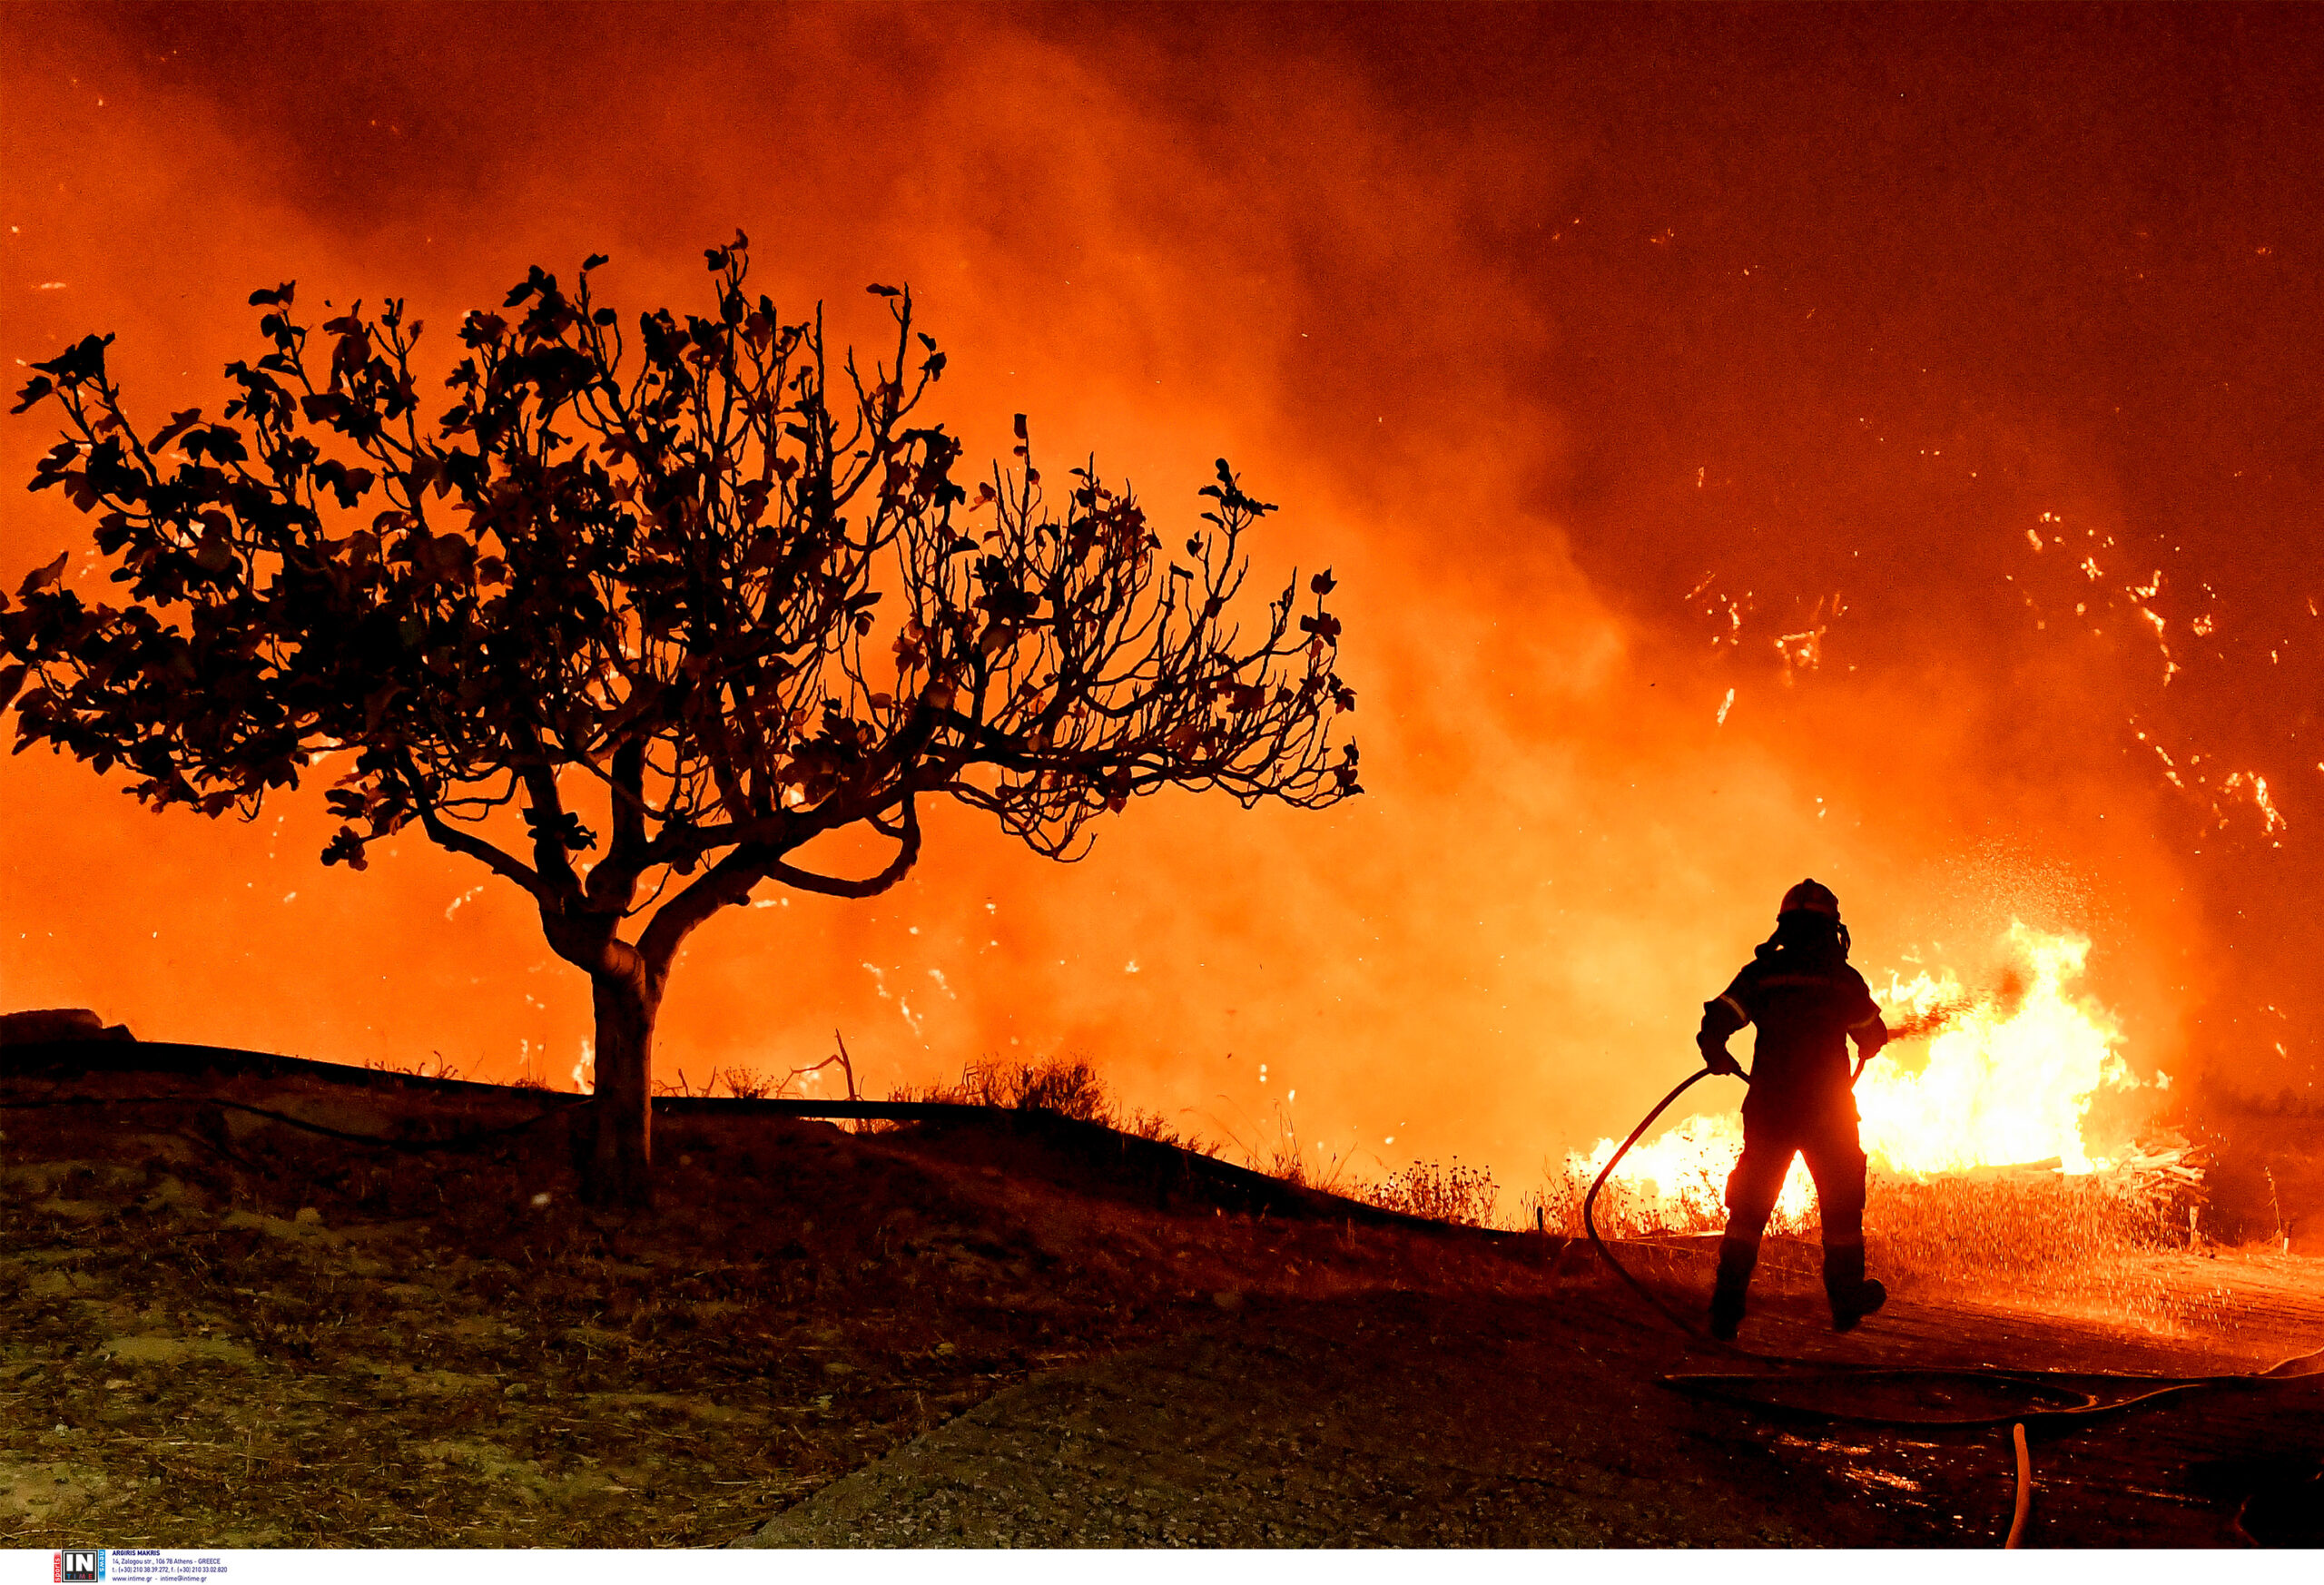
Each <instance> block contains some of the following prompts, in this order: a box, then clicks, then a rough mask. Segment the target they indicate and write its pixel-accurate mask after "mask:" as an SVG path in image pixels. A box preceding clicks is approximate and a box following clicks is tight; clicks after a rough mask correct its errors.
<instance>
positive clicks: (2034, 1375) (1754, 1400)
mask: <svg viewBox="0 0 2324 1585" xmlns="http://www.w3.org/2000/svg"><path fill="white" fill-rule="evenodd" d="M1864 1066H1865V1059H1864V1058H1859V1059H1858V1060H1857V1062H1856V1071H1855V1073H1854V1074H1852V1075H1851V1076H1850V1078H1849V1082H1850V1084H1851V1086H1853V1084H1854V1082H1855V1080H1856V1078H1861V1077H1862V1076H1863V1073H1864ZM1713 1071H1714V1070H1713V1069H1712V1068H1710V1067H1709V1064H1708V1063H1706V1064H1705V1065H1704V1066H1703V1067H1702V1068H1698V1069H1697V1070H1696V1071H1695V1072H1693V1073H1690V1074H1689V1075H1688V1076H1687V1077H1686V1078H1683V1079H1681V1080H1680V1081H1679V1084H1678V1085H1677V1086H1676V1087H1674V1088H1672V1089H1671V1091H1670V1093H1669V1094H1668V1095H1666V1096H1664V1097H1663V1098H1661V1099H1660V1100H1659V1101H1657V1102H1656V1103H1655V1104H1654V1108H1653V1109H1652V1110H1651V1111H1649V1112H1648V1113H1647V1114H1646V1116H1645V1117H1642V1118H1640V1120H1639V1125H1638V1127H1635V1128H1632V1129H1631V1130H1630V1137H1628V1138H1626V1139H1624V1140H1623V1141H1622V1142H1621V1144H1620V1147H1617V1148H1616V1149H1615V1151H1614V1153H1613V1155H1611V1156H1610V1157H1607V1159H1606V1165H1605V1166H1604V1167H1601V1168H1600V1169H1599V1173H1598V1176H1597V1178H1596V1180H1595V1181H1594V1182H1592V1183H1591V1184H1590V1192H1589V1193H1588V1194H1586V1195H1584V1196H1582V1200H1581V1224H1582V1228H1583V1230H1584V1231H1585V1232H1586V1233H1587V1234H1588V1235H1589V1236H1590V1247H1591V1248H1593V1249H1595V1250H1596V1251H1597V1252H1598V1255H1599V1258H1600V1259H1601V1260H1603V1261H1604V1262H1605V1263H1606V1265H1607V1266H1608V1267H1609V1268H1610V1269H1611V1270H1612V1272H1613V1273H1614V1275H1616V1276H1618V1277H1620V1278H1621V1280H1622V1281H1623V1282H1624V1283H1625V1284H1627V1285H1629V1286H1630V1290H1631V1292H1633V1293H1635V1294H1637V1295H1639V1297H1640V1298H1642V1299H1644V1300H1645V1301H1646V1302H1647V1303H1648V1304H1650V1305H1652V1306H1653V1307H1654V1308H1655V1309H1656V1310H1657V1311H1659V1312H1660V1313H1661V1314H1662V1315H1663V1317H1664V1318H1665V1319H1666V1320H1668V1321H1669V1322H1670V1324H1672V1325H1674V1326H1676V1327H1678V1328H1679V1331H1681V1332H1683V1333H1685V1334H1687V1335H1688V1336H1689V1337H1690V1338H1692V1339H1694V1340H1695V1341H1697V1342H1699V1343H1707V1344H1709V1345H1710V1346H1712V1347H1714V1348H1718V1349H1721V1350H1723V1351H1725V1352H1726V1353H1728V1354H1734V1355H1736V1356H1737V1357H1738V1358H1742V1359H1749V1360H1757V1361H1758V1362H1759V1363H1763V1364H1772V1365H1785V1366H1797V1365H1809V1366H1813V1367H1816V1368H1811V1369H1807V1370H1784V1371H1780V1372H1764V1371H1762V1372H1747V1373H1676V1374H1669V1375H1664V1376H1662V1377H1660V1378H1659V1380H1660V1382H1661V1384H1662V1385H1664V1386H1666V1387H1669V1388H1671V1389H1673V1390H1674V1391H1677V1392H1681V1393H1689V1394H1691V1395H1695V1396H1699V1397H1710V1398H1718V1399H1722V1400H1724V1401H1726V1402H1728V1403H1737V1404H1739V1405H1741V1406H1742V1407H1744V1408H1747V1409H1757V1410H1761V1411H1773V1412H1777V1413H1788V1414H1793V1415H1798V1416H1801V1417H1804V1418H1810V1419H1823V1420H1833V1421H1844V1422H1846V1423H1850V1424H1856V1425H1872V1426H1886V1427H1892V1428H1902V1427H1914V1428H1919V1429H1926V1428H1929V1427H1934V1426H1949V1427H1959V1428H1970V1427H1981V1426H1998V1425H2003V1424H2007V1425H2009V1426H2010V1427H2011V1438H2012V1441H2013V1442H2014V1451H2015V1452H2016V1455H2017V1493H2016V1501H2015V1505H2014V1511H2013V1512H2012V1515H2011V1522H2010V1527H2009V1539H2008V1540H2007V1541H2005V1542H2004V1546H2007V1547H2016V1546H2018V1545H2020V1544H2021V1542H2022V1541H2024V1535H2025V1527H2026V1521H2027V1520H2028V1518H2029V1517H2030V1515H2031V1512H2032V1501H2033V1458H2032V1455H2031V1454H2030V1453H2029V1452H2027V1450H2026V1444H2025V1423H2027V1422H2028V1421H2032V1422H2035V1423H2043V1422H2048V1423H2059V1424H2066V1425H2072V1424H2075V1423H2086V1422H2087V1421H2088V1420H2089V1419H2091V1418H2092V1417H2093V1416H2096V1415H2100V1414H2111V1413H2114V1412H2115V1411H2117V1410H2121V1409H2127V1408H2130V1407H2131V1406H2132V1404H2135V1403H2150V1402H2152V1401H2153V1400H2154V1399H2157V1398H2162V1397H2167V1396H2169V1395H2171V1394H2172V1393H2189V1392H2193V1391H2196V1390H2197V1389H2199V1388H2204V1387H2227V1386H2236V1387H2256V1386H2260V1385H2263V1384H2267V1383H2278V1382H2284V1381H2290V1380H2292V1379H2294V1378H2296V1377H2302V1376H2310V1375H2317V1374H2324V1349H2319V1350H2318V1351H2317V1352H2315V1353H2313V1354H2299V1355H2295V1356H2294V1357H2292V1358H2290V1359H2287V1360H2284V1361H2282V1362H2280V1363H2278V1364H2276V1365H2275V1366H2273V1367H2272V1368H2270V1369H2269V1370H2265V1371H2260V1372H2257V1373H2234V1374H2226V1375H2207V1376H2146V1375H2134V1374H2126V1373H2115V1372H2104V1371H2098V1372H2064V1371H2012V1370H2003V1369H1998V1368H1995V1367H1993V1366H1979V1367H1968V1366H1931V1367H1913V1368H1898V1367H1893V1366H1881V1365H1848V1364H1841V1365H1834V1364H1832V1363H1829V1362H1827V1361H1811V1360H1805V1359H1800V1358H1797V1357H1793V1356H1788V1355H1783V1354H1756V1353H1753V1352H1752V1351H1751V1350H1749V1349H1746V1348H1738V1347H1737V1346H1736V1345H1735V1344H1731V1343H1724V1342H1721V1341H1719V1340H1718V1339H1716V1338H1713V1337H1709V1336H1708V1335H1707V1334H1704V1333H1703V1332H1701V1331H1699V1330H1698V1329H1697V1327H1696V1326H1695V1324H1693V1323H1692V1322H1690V1321H1689V1320H1688V1319H1687V1318H1686V1317H1685V1316H1683V1315H1681V1314H1679V1312H1678V1311H1676V1310H1674V1309H1672V1308H1671V1307H1670V1306H1669V1304H1666V1303H1664V1302H1663V1299H1662V1296H1661V1295H1659V1294H1657V1293H1655V1292H1654V1291H1653V1290H1652V1289H1650V1288H1649V1287H1648V1286H1647V1285H1645V1284H1644V1283H1642V1282H1640V1280H1639V1279H1638V1278H1637V1277H1636V1276H1634V1275H1631V1273H1630V1269H1629V1268H1628V1267H1627V1266H1625V1265H1622V1263H1621V1262H1620V1260H1619V1259H1617V1258H1616V1257H1615V1255H1614V1252H1613V1251H1612V1250H1611V1249H1610V1248H1609V1247H1608V1246H1607V1245H1606V1241H1605V1240H1604V1239H1603V1238H1602V1237H1600V1236H1599V1232H1598V1221H1597V1216H1596V1208H1597V1203H1598V1194H1599V1191H1600V1190H1601V1189H1603V1188H1604V1187H1605V1186H1606V1182H1607V1180H1608V1179H1609V1178H1610V1177H1612V1176H1614V1169H1615V1168H1616V1167H1619V1166H1620V1164H1621V1160H1622V1157H1624V1156H1627V1155H1628V1154H1629V1153H1630V1147H1632V1146H1634V1145H1636V1144H1637V1143H1638V1142H1639V1140H1640V1139H1641V1138H1643V1137H1645V1135H1646V1131H1647V1130H1648V1129H1649V1128H1650V1127H1653V1126H1654V1123H1655V1119H1656V1118H1658V1117H1661V1115H1662V1114H1663V1113H1664V1112H1666V1111H1668V1110H1669V1108H1670V1106H1671V1103H1672V1102H1674V1101H1676V1100H1677V1099H1678V1098H1679V1097H1680V1096H1682V1095H1684V1094H1686V1093H1687V1091H1688V1090H1689V1089H1690V1088H1693V1087H1694V1086H1695V1085H1697V1084H1698V1083H1699V1082H1701V1081H1702V1080H1703V1079H1706V1078H1710V1077H1711V1075H1712V1073H1713ZM1738 1077H1739V1078H1742V1080H1743V1082H1744V1083H1746V1084H1748V1083H1750V1081H1751V1078H1750V1075H1749V1074H1748V1073H1741V1074H1738ZM2064 1376H2072V1377H2073V1379H2074V1380H2076V1381H2080V1382H2097V1383H2106V1382H2121V1383H2125V1384H2129V1385H2132V1386H2134V1387H2136V1388H2137V1389H2139V1390H2136V1391H2133V1392H2132V1393H2130V1394H2129V1395H2128V1396H2123V1397H2112V1398H2104V1399H2102V1398H2101V1397H2100V1396H2099V1394H2097V1393H2093V1392H2091V1391H2089V1390H2088V1389H2087V1388H2083V1387H2072V1386H2067V1385H2065V1384H2063V1383H2062V1382H2061V1381H2059V1380H2057V1379H2056V1378H2059V1377H2064ZM1884 1380H1885V1381H1892V1382H1904V1381H1907V1380H1910V1381H1915V1382H1940V1383H1941V1382H1975V1383H1987V1384H1991V1383H2002V1384H2004V1385H2006V1386H2008V1387H2010V1388H2012V1389H2014V1390H2015V1391H2016V1392H2018V1393H2023V1394H2024V1395H2026V1396H2028V1397H2030V1398H2033V1399H2035V1400H2037V1401H2038V1400H2043V1399H2047V1400H2048V1402H2047V1403H2039V1402H2037V1403H2035V1404H2034V1405H2033V1406H2028V1407H2019V1408H2016V1409H2014V1410H2012V1411H2010V1412H2009V1413H1994V1414H1976V1413H1971V1414H1959V1415H1951V1414H1895V1413H1886V1414H1883V1413H1862V1412H1858V1411H1854V1410H1844V1409H1828V1408H1808V1407H1806V1406H1804V1405H1801V1404H1797V1403H1785V1402H1783V1401H1782V1400H1781V1399H1780V1398H1778V1397H1776V1396H1773V1395H1769V1394H1768V1388H1769V1386H1770V1384H1772V1383H1812V1382H1819V1381H1846V1382H1849V1383H1870V1382H1875V1381H1884Z"/></svg>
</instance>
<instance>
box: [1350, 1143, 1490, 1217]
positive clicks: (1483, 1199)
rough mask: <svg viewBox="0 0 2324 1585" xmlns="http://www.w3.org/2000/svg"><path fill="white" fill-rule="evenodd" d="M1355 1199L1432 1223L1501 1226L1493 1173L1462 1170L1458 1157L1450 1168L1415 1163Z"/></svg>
mask: <svg viewBox="0 0 2324 1585" xmlns="http://www.w3.org/2000/svg"><path fill="white" fill-rule="evenodd" d="M1356 1197H1357V1198H1359V1199H1363V1200H1365V1201H1368V1202H1369V1203H1371V1204H1373V1205H1375V1206H1380V1207H1382V1208H1383V1209H1384V1210H1390V1211H1402V1212H1403V1214H1404V1215H1406V1216H1425V1217H1427V1218H1428V1219H1429V1220H1430V1221H1432V1222H1451V1223H1454V1224H1456V1225H1458V1226H1464V1227H1494V1226H1500V1224H1499V1223H1497V1222H1495V1221H1494V1220H1493V1210H1494V1206H1495V1205H1496V1203H1497V1202H1498V1201H1499V1199H1500V1197H1501V1189H1500V1186H1498V1185H1496V1184H1495V1183H1494V1182H1493V1180H1492V1170H1491V1169H1490V1168H1487V1167H1463V1166H1462V1165H1461V1158H1460V1157H1457V1156H1456V1157H1453V1158H1452V1163H1451V1165H1449V1166H1441V1165H1439V1164H1438V1163H1436V1162H1433V1161H1415V1162H1413V1164H1412V1165H1411V1166H1409V1167H1403V1168H1401V1169H1399V1170H1397V1171H1395V1172H1392V1173H1390V1174H1389V1175H1388V1176H1386V1177H1384V1178H1383V1179H1382V1180H1381V1181H1380V1182H1378V1183H1376V1184H1374V1185H1373V1186H1370V1187H1369V1188H1366V1189H1364V1190H1362V1191H1361V1192H1360V1193H1359V1194H1358V1195H1357V1196H1356Z"/></svg>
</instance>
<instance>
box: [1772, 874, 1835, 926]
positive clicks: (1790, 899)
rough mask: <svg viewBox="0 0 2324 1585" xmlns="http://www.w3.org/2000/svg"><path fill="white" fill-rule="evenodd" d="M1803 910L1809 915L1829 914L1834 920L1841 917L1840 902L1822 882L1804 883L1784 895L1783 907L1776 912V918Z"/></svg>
mask: <svg viewBox="0 0 2324 1585" xmlns="http://www.w3.org/2000/svg"><path fill="white" fill-rule="evenodd" d="M1801 909H1805V910H1807V911H1808V912H1809V913H1821V914H1827V915H1829V916H1830V917H1831V918H1833V919H1837V918H1839V917H1840V900H1839V899H1838V898H1837V897H1836V896H1834V895H1833V894H1832V889H1831V888H1830V887H1828V886H1827V885H1825V884H1824V883H1823V882H1822V881H1801V882H1800V883H1799V884H1798V885H1797V886H1795V887H1793V888H1792V889H1791V890H1790V891H1787V892H1785V893H1784V894H1783V906H1782V907H1780V908H1778V909H1777V910H1776V917H1777V919H1781V918H1782V917H1783V916H1784V915H1785V914H1787V913H1793V912H1796V911H1799V910H1801Z"/></svg>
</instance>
